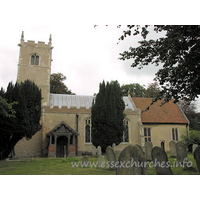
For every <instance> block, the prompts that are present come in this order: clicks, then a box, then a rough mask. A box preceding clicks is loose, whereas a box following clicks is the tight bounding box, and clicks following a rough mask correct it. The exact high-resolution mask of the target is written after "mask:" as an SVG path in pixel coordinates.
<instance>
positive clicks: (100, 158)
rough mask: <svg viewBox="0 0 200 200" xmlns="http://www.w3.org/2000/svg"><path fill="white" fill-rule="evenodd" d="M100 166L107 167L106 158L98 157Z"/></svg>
mask: <svg viewBox="0 0 200 200" xmlns="http://www.w3.org/2000/svg"><path fill="white" fill-rule="evenodd" d="M98 166H99V167H104V166H105V159H104V156H98Z"/></svg>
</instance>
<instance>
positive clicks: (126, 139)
mask: <svg viewBox="0 0 200 200" xmlns="http://www.w3.org/2000/svg"><path fill="white" fill-rule="evenodd" d="M122 142H129V130H128V119H125V120H124V131H123V136H122Z"/></svg>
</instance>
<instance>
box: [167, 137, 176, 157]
mask: <svg viewBox="0 0 200 200" xmlns="http://www.w3.org/2000/svg"><path fill="white" fill-rule="evenodd" d="M169 148H170V154H171V156H174V157H176V156H177V154H176V142H175V141H174V140H171V141H170V143H169Z"/></svg>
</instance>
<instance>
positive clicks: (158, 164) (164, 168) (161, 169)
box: [151, 147, 173, 175]
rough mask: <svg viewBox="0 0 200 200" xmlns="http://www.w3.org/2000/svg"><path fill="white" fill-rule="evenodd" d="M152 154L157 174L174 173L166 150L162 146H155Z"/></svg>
mask: <svg viewBox="0 0 200 200" xmlns="http://www.w3.org/2000/svg"><path fill="white" fill-rule="evenodd" d="M151 155H152V160H153V162H154V166H155V168H156V174H157V175H173V173H172V170H171V168H170V165H169V163H168V157H167V154H166V153H165V151H163V150H162V149H161V148H160V147H154V148H153V149H152V151H151Z"/></svg>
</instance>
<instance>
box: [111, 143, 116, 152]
mask: <svg viewBox="0 0 200 200" xmlns="http://www.w3.org/2000/svg"><path fill="white" fill-rule="evenodd" d="M115 147H116V144H115V143H113V144H112V149H113V151H114V152H115Z"/></svg>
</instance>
